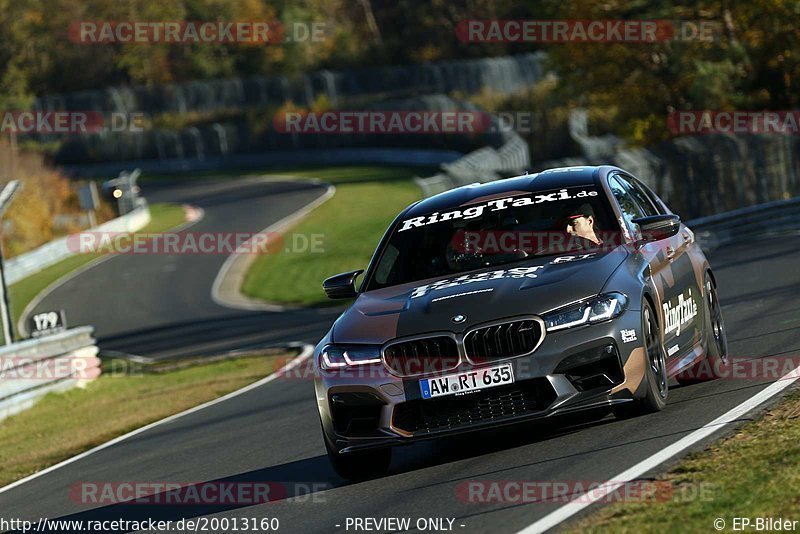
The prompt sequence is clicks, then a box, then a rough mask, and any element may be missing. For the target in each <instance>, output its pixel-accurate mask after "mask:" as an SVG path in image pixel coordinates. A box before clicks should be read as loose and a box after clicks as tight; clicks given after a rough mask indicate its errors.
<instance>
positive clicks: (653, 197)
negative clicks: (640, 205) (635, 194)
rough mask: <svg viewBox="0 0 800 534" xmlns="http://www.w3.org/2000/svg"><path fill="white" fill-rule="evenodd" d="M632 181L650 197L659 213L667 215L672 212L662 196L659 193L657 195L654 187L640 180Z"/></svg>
mask: <svg viewBox="0 0 800 534" xmlns="http://www.w3.org/2000/svg"><path fill="white" fill-rule="evenodd" d="M630 182H631V184H632V185H633V186H634V187H635V188H636V189H638V190H640V191H641V192H642V193H643V194H644V195H645V196H646V197H647V198H649V199H650V202H651V203H652V204H653V205H654V206H655V207H656V210H657V211H658V213H659V214H661V215H666V214H667V213H670V211H669V209H668V208H667V206H666V205H665V204H664V202H663V201H662V200H661V199H660V198H658V195H656V194H655V193H654V192H653V190H652V189H650V188H649V187H647V186H646V185H645V184H643V183H642V182H640V181H639V180H631V181H630Z"/></svg>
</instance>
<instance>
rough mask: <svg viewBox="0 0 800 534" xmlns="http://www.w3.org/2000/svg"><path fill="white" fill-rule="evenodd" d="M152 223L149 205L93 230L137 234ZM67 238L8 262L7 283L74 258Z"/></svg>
mask: <svg viewBox="0 0 800 534" xmlns="http://www.w3.org/2000/svg"><path fill="white" fill-rule="evenodd" d="M149 222H150V208H149V207H148V206H147V204H145V205H143V206H142V207H140V208H136V209H135V210H133V211H132V212H130V213H128V214H126V215H123V216H122V217H117V218H116V219H113V220H110V221H108V222H107V223H104V224H101V225H100V226H98V227H97V228H95V229H93V231H95V232H136V231H137V230H141V229H142V228H143V227H144V226H145V225H147V223H149ZM67 239H68V238H67V237H62V238H60V239H55V240H53V241H50V242H49V243H46V244H44V245H42V246H41V247H39V248H37V249H34V250H32V251H30V252H26V253H25V254H20V255H19V256H16V257H14V258H11V259H10V260H6V263H5V268H6V283H8V284H9V285H10V284H14V283H16V282H19V281H20V280H22V279H23V278H25V277H27V276H30V275H32V274H35V273H37V272H39V271H41V270H42V269H45V268H47V267H50V266H51V265H53V264H55V263H58V262H59V261H61V260H63V259H64V258H67V257H69V256H72V255H73V254H74V251H71V250H70V249H69V247H68V246H67Z"/></svg>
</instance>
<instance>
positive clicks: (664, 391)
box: [614, 302, 669, 419]
mask: <svg viewBox="0 0 800 534" xmlns="http://www.w3.org/2000/svg"><path fill="white" fill-rule="evenodd" d="M642 332H644V353H645V370H644V377H643V378H642V382H643V383H642V385H641V386H640V387H643V388H644V390H645V395H644V397H642V398H639V399H634V400H633V401H632V402H627V403H625V404H620V405H618V406H615V407H614V415H615V416H616V417H617V418H618V419H627V418H629V417H635V416H637V415H644V414H647V413H652V412H658V411H660V410H663V409H664V406H666V404H667V395H668V394H669V377H668V376H667V360H666V357H665V356H664V348H663V347H662V346H661V335H660V330H659V328H658V323H657V321H656V318H655V313H653V308H652V307H651V306H650V304H649V303H647V302H645V303H644V305H643V306H642Z"/></svg>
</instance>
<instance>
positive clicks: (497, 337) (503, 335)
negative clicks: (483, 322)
mask: <svg viewBox="0 0 800 534" xmlns="http://www.w3.org/2000/svg"><path fill="white" fill-rule="evenodd" d="M543 335H544V329H543V328H542V322H541V320H539V319H523V320H519V321H510V322H507V323H501V324H496V325H491V326H486V327H483V328H478V329H475V330H472V331H471V332H469V333H468V334H467V335H466V336H465V337H464V350H465V352H466V355H467V358H469V360H470V361H471V362H473V363H484V362H492V361H495V360H502V359H505V358H513V357H515V356H522V355H523V354H528V353H530V352H533V351H534V350H536V348H537V347H538V346H539V344H540V343H541V342H542V337H543Z"/></svg>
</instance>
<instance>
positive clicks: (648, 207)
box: [616, 176, 659, 217]
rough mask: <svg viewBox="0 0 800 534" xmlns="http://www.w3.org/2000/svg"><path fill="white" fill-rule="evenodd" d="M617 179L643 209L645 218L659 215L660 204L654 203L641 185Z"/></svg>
mask: <svg viewBox="0 0 800 534" xmlns="http://www.w3.org/2000/svg"><path fill="white" fill-rule="evenodd" d="M616 178H617V179H618V180H619V181H620V182H621V183H622V185H623V186H625V189H627V190H628V191H629V192H630V194H631V196H633V198H634V200H635V201H636V203H637V204H639V206H640V207H641V209H642V211H643V212H644V214H645V216H648V217H649V216H651V215H659V209H658V204H655V203H653V201H652V200H650V197H649V196H648V195H647V194H646V193H645V192H644V190H643V189H642V187H641V186H640V185H639V184H636V183H634V180H626V179H625V177H622V176H616Z"/></svg>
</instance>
